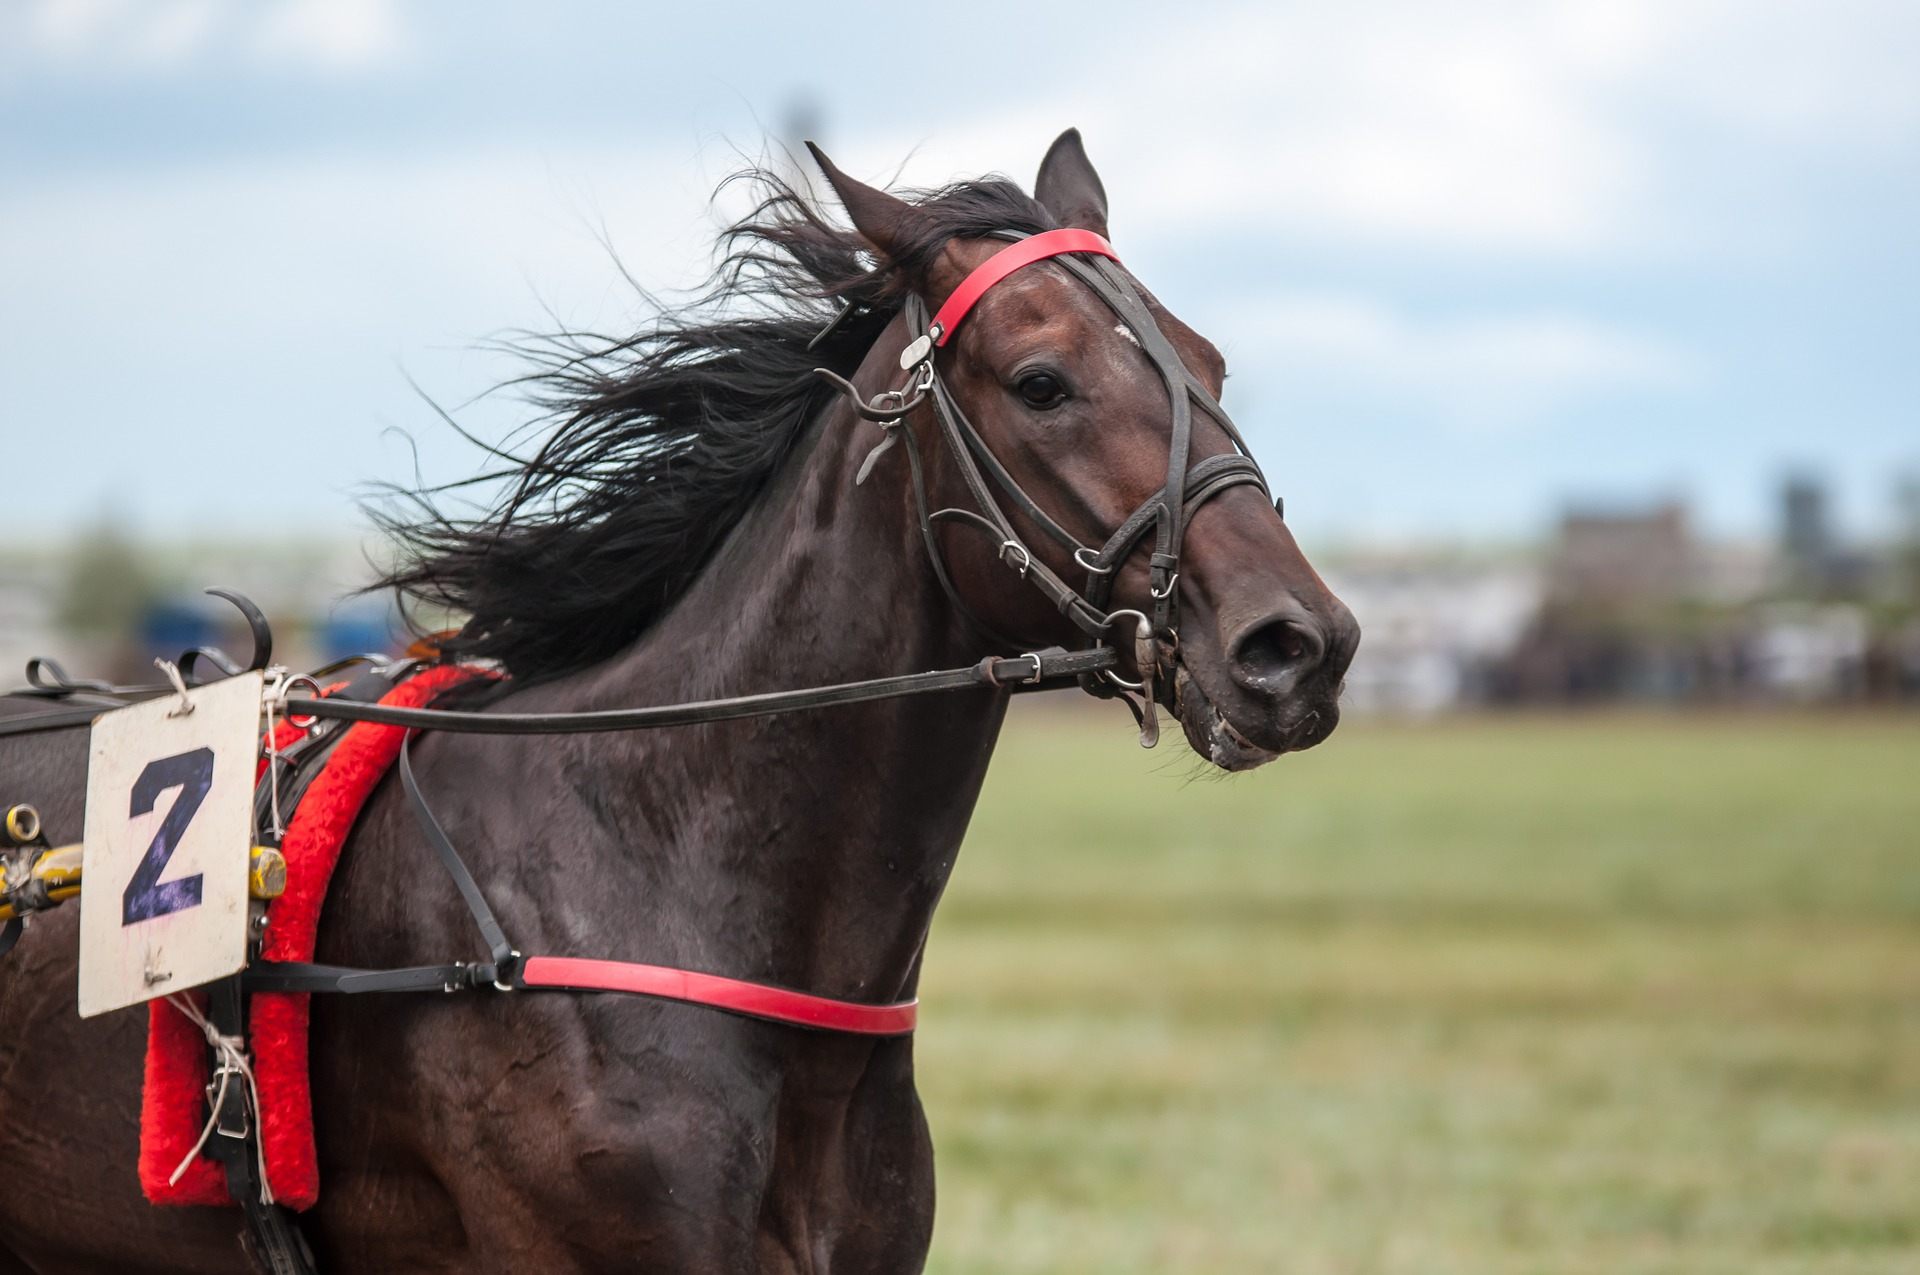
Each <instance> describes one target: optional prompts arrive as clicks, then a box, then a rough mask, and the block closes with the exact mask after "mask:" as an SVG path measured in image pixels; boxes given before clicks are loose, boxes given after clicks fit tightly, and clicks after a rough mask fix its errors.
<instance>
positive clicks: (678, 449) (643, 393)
mask: <svg viewBox="0 0 1920 1275" xmlns="http://www.w3.org/2000/svg"><path fill="white" fill-rule="evenodd" d="M729 180H730V181H734V182H737V181H745V182H747V183H750V184H751V185H752V186H753V187H754V188H755V190H756V192H757V193H758V195H759V196H760V198H759V200H758V202H757V203H756V205H755V207H754V209H753V211H752V212H751V213H750V214H748V216H747V217H746V218H744V219H743V220H741V221H740V222H738V223H736V224H734V225H732V226H730V227H728V228H727V229H726V230H725V231H724V232H723V233H722V236H721V244H722V245H723V247H724V248H725V255H724V256H723V257H722V259H721V261H720V264H719V266H718V268H717V269H716V270H715V273H714V275H713V279H712V282H711V284H710V285H709V287H708V289H707V291H706V292H705V293H704V294H703V295H702V296H700V297H699V298H698V299H697V300H695V301H693V302H691V303H690V304H687V305H685V306H681V307H679V308H668V307H657V306H656V309H657V310H658V313H657V317H655V318H654V319H653V321H652V322H651V323H650V324H649V325H648V326H647V327H645V328H644V329H643V330H642V331H640V332H638V333H636V334H635V335H633V336H629V337H626V338H624V339H615V338H612V337H606V336H601V335H597V334H594V333H587V332H559V333H555V334H551V335H543V336H534V337H530V338H527V339H525V340H523V341H521V342H519V343H517V344H516V345H514V347H513V348H514V349H515V350H516V351H517V352H518V353H519V354H521V355H522V356H524V357H525V358H526V359H527V360H528V361H529V362H530V363H531V364H532V368H531V370H530V371H529V372H528V373H527V374H526V375H524V376H522V377H520V378H517V379H516V380H515V381H513V382H510V384H515V385H520V386H524V387H526V389H527V391H528V397H529V398H530V400H531V401H532V402H533V404H534V405H535V406H536V407H538V408H540V409H542V411H541V415H540V416H539V417H538V418H537V419H536V420H535V421H534V422H533V423H532V426H531V427H532V428H537V429H541V430H544V431H545V438H544V439H543V441H541V442H540V444H539V446H538V447H537V448H536V449H535V450H533V452H532V454H531V455H525V456H523V455H520V454H517V453H515V452H514V451H512V450H510V449H509V448H508V447H507V446H506V445H504V444H502V445H498V446H495V445H489V444H486V443H479V445H480V446H481V447H482V448H484V449H485V450H486V452H487V453H488V455H489V456H490V457H492V458H494V459H496V460H499V461H503V462H505V464H504V466H503V467H501V468H499V469H497V470H495V471H494V472H492V473H490V474H486V475H482V476H481V478H479V479H472V480H468V481H467V482H465V483H454V484H448V485H446V486H442V487H425V488H418V489H389V491H390V494H392V495H397V496H398V497H399V498H400V500H399V503H398V505H397V506H395V505H393V504H389V505H387V506H386V507H385V508H376V509H374V510H373V511H372V513H373V517H374V519H375V521H376V522H377V523H378V524H379V525H380V527H381V528H382V529H383V530H384V531H386V532H388V533H389V534H390V535H391V536H392V537H393V538H394V540H395V541H396V542H397V545H398V548H399V551H400V556H399V559H398V565H396V566H395V567H394V568H393V569H392V570H391V571H389V572H388V573H386V575H385V576H384V577H383V578H382V579H381V580H380V581H379V583H378V584H376V585H375V586H373V587H374V588H385V587H391V588H394V589H397V590H398V591H399V592H400V594H401V597H402V600H403V602H404V601H406V600H408V599H413V600H417V601H421V602H426V603H428V604H430V605H432V606H435V607H444V608H448V609H450V610H452V611H454V612H457V613H461V614H464V615H465V616H466V617H467V619H466V623H465V625H464V627H462V628H461V629H460V631H459V633H458V635H457V636H455V637H453V638H451V639H450V640H447V641H446V642H444V643H443V644H442V646H443V649H444V650H446V651H447V652H448V653H449V654H450V655H454V656H458V657H466V658H473V657H478V658H485V659H493V660H498V661H499V662H500V663H501V664H502V665H504V666H505V668H506V669H507V671H508V672H509V673H511V674H512V675H513V676H514V677H515V678H517V679H531V678H546V677H552V676H554V675H556V674H560V673H564V672H568V671H571V670H573V669H577V668H582V667H585V666H587V665H590V664H595V663H598V662H599V661H601V660H604V659H606V658H608V657H609V656H611V655H613V654H615V653H616V652H618V651H620V650H622V649H623V648H625V647H626V646H628V645H630V644H631V643H632V642H633V641H634V640H635V639H636V638H637V637H639V635H640V634H641V633H642V632H644V631H645V630H646V629H647V627H648V626H649V625H651V624H653V623H654V622H655V621H656V620H658V619H659V618H660V617H661V616H662V615H663V614H665V613H666V611H667V609H668V608H669V607H671V606H672V605H673V603H674V601H675V599H677V598H678V597H679V596H680V595H681V593H683V592H684V591H685V590H686V588H687V586H688V585H689V584H690V583H691V582H692V581H693V579H694V577H695V576H697V575H698V574H699V572H700V569H701V567H702V566H703V565H704V564H705V563H706V561H707V559H708V558H709V557H710V556H711V555H712V553H713V551H714V550H715V549H716V548H717V547H718V546H719V544H720V542H721V541H722V540H723V539H724V538H725V536H726V534H727V533H728V531H729V530H730V529H731V528H732V527H733V526H734V524H735V523H737V522H738V521H739V520H740V518H741V516H742V515H743V514H744V513H745V512H746V511H747V510H748V509H749V508H751V507H752V505H753V503H754V501H755V500H756V499H757V498H758V497H759V494H760V492H761V491H762V490H763V488H764V487H765V486H766V483H767V480H768V479H769V478H771V477H772V476H773V475H774V474H775V473H776V472H777V471H778V470H779V468H780V466H781V465H782V464H783V463H784V461H785V460H786V459H787V456H788V454H789V452H790V451H791V450H792V448H793V445H794V443H795V441H796V440H797V439H798V438H799V437H800V436H801V434H802V432H803V431H804V430H805V428H806V426H807V424H808V422H809V421H811V420H812V419H813V417H814V416H815V415H816V413H818V412H819V411H820V410H821V409H822V408H823V406H824V405H825V403H826V400H827V398H828V396H829V394H830V393H831V390H830V389H829V388H828V387H826V386H825V385H824V384H823V383H822V381H821V380H820V378H818V377H816V376H814V375H813V369H814V368H815V367H822V366H824V367H829V368H832V369H834V370H835V371H837V372H840V373H842V374H844V375H851V374H852V372H853V370H854V368H856V367H857V366H858V365H859V363H860V362H861V360H862V359H863V358H864V357H865V356H866V352H867V350H868V348H869V347H870V346H871V345H872V343H873V341H874V339H875V338H876V337H877V336H878V335H879V333H880V331H881V329H882V328H884V327H885V326H886V325H887V323H888V322H889V321H890V320H891V319H892V317H893V316H894V314H896V313H897V312H898V310H899V308H900V305H901V303H902V298H903V296H904V292H903V287H904V283H903V281H904V280H910V279H913V278H916V277H919V276H920V275H922V274H923V273H924V270H925V268H926V267H927V266H928V265H930V263H931V262H932V261H933V259H934V257H935V256H936V254H938V252H939V251H940V247H941V245H942V244H944V243H945V242H946V241H947V240H948V239H951V238H954V237H971V236H981V235H985V234H988V233H990V232H992V231H995V230H1003V229H1011V230H1024V231H1029V232H1038V231H1042V230H1047V229H1051V228H1052V227H1053V224H1054V223H1053V219H1052V218H1051V217H1050V216H1048V214H1047V213H1046V212H1045V211H1044V210H1043V209H1042V208H1041V207H1040V205H1039V204H1037V203H1035V202H1034V200H1033V199H1031V198H1030V197H1029V196H1028V195H1026V194H1025V193H1024V192H1023V191H1021V190H1020V188H1019V187H1017V186H1015V185H1014V184H1013V183H1011V182H1009V181H1006V180H1004V179H999V178H986V179H981V180H977V181H968V182H961V183H957V184H955V185H952V186H948V187H946V188H944V189H941V190H937V191H932V192H920V193H918V194H916V195H914V196H912V198H913V199H914V201H915V202H916V203H918V204H919V205H920V207H922V208H923V209H925V210H926V211H927V212H928V213H929V214H930V216H929V217H927V218H926V219H924V220H925V222H926V225H925V229H924V233H923V234H921V235H920V236H919V237H918V238H917V239H916V240H915V242H914V243H912V244H911V245H909V246H907V247H905V248H904V249H902V250H901V251H900V252H899V253H898V259H897V260H896V261H894V262H893V263H891V265H890V266H887V267H882V268H875V267H874V266H873V264H872V261H871V257H870V255H869V252H868V250H867V248H866V245H865V242H864V241H863V240H861V239H860V238H859V237H858V236H857V235H856V234H854V233H853V232H852V231H850V230H846V229H843V228H841V227H839V226H837V225H834V224H833V223H831V222H829V221H828V220H827V219H826V217H825V216H823V215H822V213H821V212H820V211H819V210H817V209H816V208H815V207H814V205H813V204H812V203H811V202H810V201H809V200H808V198H807V197H806V196H805V195H803V194H801V193H799V192H798V191H796V190H795V189H794V188H793V187H792V186H790V185H788V184H787V183H786V182H784V181H783V180H781V179H780V178H778V177H776V176H774V175H773V174H772V173H769V172H766V171H764V170H758V169H756V170H750V171H748V172H746V173H742V174H739V175H738V176H736V177H735V178H732V179H729ZM649 300H651V299H650V298H649ZM842 305H852V306H853V307H854V309H853V310H852V312H851V313H850V314H849V317H848V320H847V321H846V322H843V323H841V324H840V325H839V327H838V328H837V329H836V331H835V332H834V333H833V335H832V336H831V337H829V338H828V339H827V340H826V341H823V342H822V343H821V344H820V345H819V346H818V347H817V348H814V349H811V350H810V349H808V348H807V347H808V342H809V341H811V340H812V339H813V338H814V337H815V335H816V334H818V333H819V332H820V331H821V329H822V328H824V327H825V326H826V325H827V323H828V322H830V321H831V320H832V318H833V316H834V315H835V314H836V313H837V312H838V311H839V309H840V307H841V306H842ZM463 432H464V431H463ZM469 437H471V436H469ZM473 441H476V442H477V441H478V440H473ZM486 479H505V480H507V489H506V492H505V494H504V495H503V496H501V497H500V498H499V499H498V500H497V501H496V502H494V503H493V504H492V505H491V506H490V507H488V508H486V509H484V510H483V511H482V512H480V513H478V514H475V515H472V516H456V515H453V514H449V513H447V512H445V511H444V510H443V509H442V507H441V505H440V504H439V503H438V501H437V500H436V498H437V497H443V496H445V495H447V494H448V493H449V492H452V491H454V490H456V489H460V488H464V487H468V486H471V485H472V484H473V483H475V482H479V481H483V480H486Z"/></svg>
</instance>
